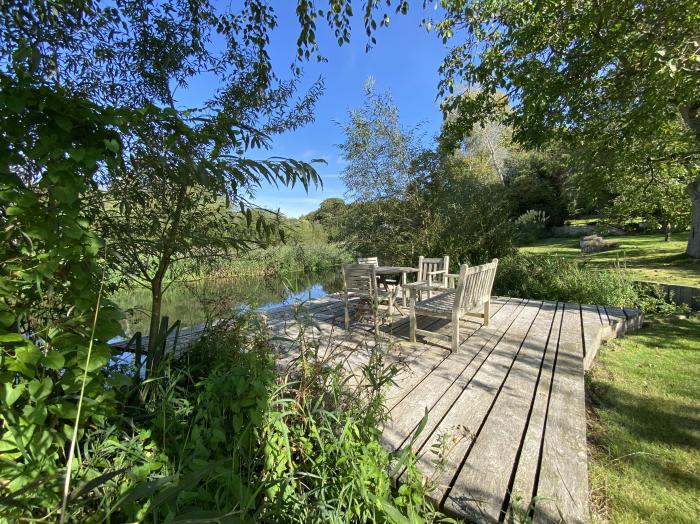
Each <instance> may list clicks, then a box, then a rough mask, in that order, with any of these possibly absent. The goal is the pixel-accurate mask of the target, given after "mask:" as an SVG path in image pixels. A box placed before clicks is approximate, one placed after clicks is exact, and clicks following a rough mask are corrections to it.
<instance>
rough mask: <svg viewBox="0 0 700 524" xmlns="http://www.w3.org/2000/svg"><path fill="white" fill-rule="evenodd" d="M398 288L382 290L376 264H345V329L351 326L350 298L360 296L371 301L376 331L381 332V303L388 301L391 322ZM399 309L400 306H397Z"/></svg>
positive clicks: (361, 298) (368, 301) (366, 300)
mask: <svg viewBox="0 0 700 524" xmlns="http://www.w3.org/2000/svg"><path fill="white" fill-rule="evenodd" d="M397 291H398V288H394V289H393V290H392V291H381V290H380V289H379V286H378V285H377V273H376V266H373V265H371V264H343V302H344V307H345V329H348V328H349V327H350V298H351V295H352V297H360V300H364V301H365V302H367V303H369V305H370V307H371V308H372V316H373V317H374V332H375V334H377V335H378V334H379V316H380V312H379V305H380V304H381V303H383V302H388V309H387V313H388V314H387V315H386V316H388V318H389V322H390V323H391V321H392V319H393V310H394V308H395V307H397V306H396V293H397ZM397 309H398V308H397Z"/></svg>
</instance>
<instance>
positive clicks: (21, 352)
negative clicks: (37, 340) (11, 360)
mask: <svg viewBox="0 0 700 524" xmlns="http://www.w3.org/2000/svg"><path fill="white" fill-rule="evenodd" d="M15 356H16V358H17V360H19V361H20V362H21V363H23V364H26V365H28V366H34V365H36V363H37V362H39V359H40V358H41V351H39V348H38V347H36V346H35V345H34V344H28V345H25V346H21V347H18V348H17V349H16V350H15Z"/></svg>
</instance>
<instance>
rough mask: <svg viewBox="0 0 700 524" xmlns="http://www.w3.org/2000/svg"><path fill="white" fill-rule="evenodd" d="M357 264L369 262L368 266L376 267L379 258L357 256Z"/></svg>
mask: <svg viewBox="0 0 700 524" xmlns="http://www.w3.org/2000/svg"><path fill="white" fill-rule="evenodd" d="M357 263H358V264H369V265H370V266H374V267H378V266H379V258H378V257H357Z"/></svg>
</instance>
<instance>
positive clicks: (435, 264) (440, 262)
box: [418, 255, 450, 282]
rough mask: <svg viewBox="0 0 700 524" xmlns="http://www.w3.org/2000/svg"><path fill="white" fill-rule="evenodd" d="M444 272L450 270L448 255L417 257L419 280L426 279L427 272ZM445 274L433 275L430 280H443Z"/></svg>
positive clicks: (425, 280) (424, 280)
mask: <svg viewBox="0 0 700 524" xmlns="http://www.w3.org/2000/svg"><path fill="white" fill-rule="evenodd" d="M442 270H444V271H445V273H447V272H449V270H450V257H448V256H447V255H445V256H444V257H442V258H428V257H418V280H419V281H420V282H427V281H428V276H429V275H428V273H431V272H433V271H442ZM445 278H446V277H445V275H444V274H441V275H433V276H432V278H431V279H430V280H432V281H433V282H443V281H444V279H445Z"/></svg>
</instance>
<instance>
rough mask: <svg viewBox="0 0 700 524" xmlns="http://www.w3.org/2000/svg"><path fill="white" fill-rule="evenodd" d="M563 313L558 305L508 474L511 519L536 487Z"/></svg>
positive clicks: (508, 500) (507, 503) (523, 505)
mask: <svg viewBox="0 0 700 524" xmlns="http://www.w3.org/2000/svg"><path fill="white" fill-rule="evenodd" d="M563 313H564V304H562V303H561V302H560V303H557V304H556V312H555V314H554V319H553V322H552V330H551V332H550V334H549V338H548V339H547V346H546V349H545V355H544V361H543V363H542V367H541V368H540V374H539V375H538V377H537V379H536V384H535V388H536V389H535V393H534V396H533V399H532V407H531V411H530V414H529V415H528V416H529V420H528V423H527V428H526V431H525V432H524V433H523V435H522V438H521V443H520V450H519V452H518V457H517V458H516V466H515V469H514V471H513V473H512V474H511V481H510V488H509V492H508V494H507V501H505V502H506V505H507V506H508V510H509V511H510V514H511V515H513V514H516V513H518V512H520V514H522V513H523V511H524V510H526V509H528V508H529V507H530V503H531V501H532V497H533V492H534V490H535V486H536V485H537V477H538V474H539V464H540V457H541V453H542V445H543V439H542V437H543V435H544V428H545V418H546V412H547V406H548V404H549V392H550V389H551V383H552V373H553V368H554V359H555V357H556V353H557V346H558V345H559V337H560V333H561V325H562V320H563V316H564V315H563Z"/></svg>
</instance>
